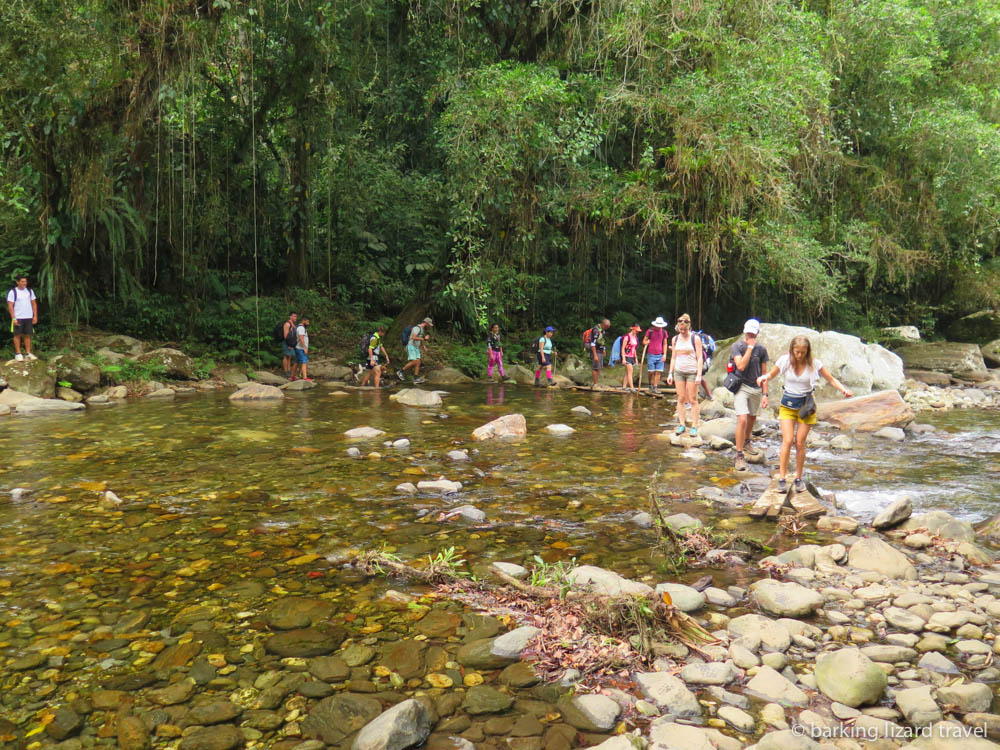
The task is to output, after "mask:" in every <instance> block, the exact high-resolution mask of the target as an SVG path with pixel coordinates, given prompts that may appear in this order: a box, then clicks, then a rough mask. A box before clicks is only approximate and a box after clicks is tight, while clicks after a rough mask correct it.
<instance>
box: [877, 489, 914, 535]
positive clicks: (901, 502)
mask: <svg viewBox="0 0 1000 750" xmlns="http://www.w3.org/2000/svg"><path fill="white" fill-rule="evenodd" d="M911 513H913V501H912V500H910V498H909V496H905V495H904V496H903V497H901V498H899V499H898V500H894V501H893V502H891V503H890V504H889V505H888V506H887V507H886V508H884V509H883V510H882V511H881V512H880V513H879V514H878V515H877V516H875V519H874V520H873V521H872V526H873V527H874V528H876V529H890V528H892V527H893V526H897V525H898V524H901V523H902V522H903V521H905V520H906V519H907V518H909V517H910V514H911Z"/></svg>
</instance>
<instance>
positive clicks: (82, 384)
mask: <svg viewBox="0 0 1000 750" xmlns="http://www.w3.org/2000/svg"><path fill="white" fill-rule="evenodd" d="M52 369H53V370H54V371H55V376H56V380H60V381H65V382H68V383H70V384H71V385H72V387H73V388H74V389H76V390H78V391H84V392H85V391H90V390H93V389H94V388H96V387H97V386H99V385H100V384H101V368H100V367H98V366H97V365H95V364H94V363H93V362H90V361H89V360H87V359H85V358H83V357H82V356H80V355H79V354H73V353H69V354H60V355H58V356H56V357H53V358H52Z"/></svg>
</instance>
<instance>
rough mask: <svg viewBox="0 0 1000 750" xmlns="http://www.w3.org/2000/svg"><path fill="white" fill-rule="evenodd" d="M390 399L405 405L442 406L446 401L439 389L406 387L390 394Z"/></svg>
mask: <svg viewBox="0 0 1000 750" xmlns="http://www.w3.org/2000/svg"><path fill="white" fill-rule="evenodd" d="M389 400H390V401H395V402H396V403H399V404H402V405H403V406H424V407H434V406H441V405H442V404H443V403H444V402H443V401H442V400H441V396H440V395H438V393H437V391H424V390H421V389H420V388H404V389H402V390H401V391H399V392H398V393H393V394H392V395H391V396H389Z"/></svg>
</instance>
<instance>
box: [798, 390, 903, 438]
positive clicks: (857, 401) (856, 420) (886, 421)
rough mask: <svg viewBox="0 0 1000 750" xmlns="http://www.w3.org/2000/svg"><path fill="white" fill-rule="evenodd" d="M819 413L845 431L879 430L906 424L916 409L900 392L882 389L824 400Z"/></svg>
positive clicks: (819, 403) (818, 409) (817, 412)
mask: <svg viewBox="0 0 1000 750" xmlns="http://www.w3.org/2000/svg"><path fill="white" fill-rule="evenodd" d="M816 416H817V418H818V419H820V420H821V421H824V422H830V423H831V424H833V425H835V426H836V427H839V428H840V429H842V430H853V431H855V432H876V431H877V430H880V429H882V428H883V427H904V426H906V425H907V424H909V423H910V422H912V421H913V417H914V414H913V409H911V408H910V405H909V404H907V403H906V402H905V401H903V398H902V396H900V395H899V391H879V392H878V393H872V394H869V395H867V396H855V397H854V398H845V399H839V400H836V401H823V402H818V403H817V404H816Z"/></svg>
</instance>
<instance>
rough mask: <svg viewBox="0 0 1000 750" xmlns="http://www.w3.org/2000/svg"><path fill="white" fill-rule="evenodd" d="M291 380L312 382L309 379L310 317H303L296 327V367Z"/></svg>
mask: <svg viewBox="0 0 1000 750" xmlns="http://www.w3.org/2000/svg"><path fill="white" fill-rule="evenodd" d="M290 379H291V380H305V381H308V382H310V383H311V382H312V378H310V377H309V316H308V315H303V316H302V318H301V319H299V324H298V325H297V326H296V327H295V365H294V366H293V367H292V376H291V378H290Z"/></svg>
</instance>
